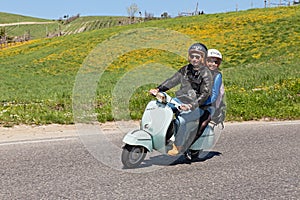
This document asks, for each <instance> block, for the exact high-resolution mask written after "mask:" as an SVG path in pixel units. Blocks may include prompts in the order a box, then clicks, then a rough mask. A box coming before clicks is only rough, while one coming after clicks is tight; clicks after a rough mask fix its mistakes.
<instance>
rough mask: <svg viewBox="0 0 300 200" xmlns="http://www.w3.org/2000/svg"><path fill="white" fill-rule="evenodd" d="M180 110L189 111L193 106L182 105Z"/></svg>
mask: <svg viewBox="0 0 300 200" xmlns="http://www.w3.org/2000/svg"><path fill="white" fill-rule="evenodd" d="M179 108H180V110H183V111H188V110H190V109H191V108H192V105H191V104H181V105H180V107H179Z"/></svg>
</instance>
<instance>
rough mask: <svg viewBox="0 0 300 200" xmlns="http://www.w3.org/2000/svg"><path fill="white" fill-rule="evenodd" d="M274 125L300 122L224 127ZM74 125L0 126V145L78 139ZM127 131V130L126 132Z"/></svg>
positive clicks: (109, 128)
mask: <svg viewBox="0 0 300 200" xmlns="http://www.w3.org/2000/svg"><path fill="white" fill-rule="evenodd" d="M268 123H269V124H276V123H287V124H289V123H293V124H294V123H296V124H300V120H294V121H271V122H266V121H249V122H226V123H225V129H226V126H237V125H247V124H248V125H249V124H257V125H259V124H268ZM99 126H100V128H101V130H102V131H104V132H105V133H106V132H107V133H115V132H118V131H120V128H122V130H123V131H124V127H126V129H128V130H132V129H134V128H137V127H138V126H139V121H129V122H107V123H102V124H101V123H100V124H99ZM77 131H78V130H77V127H76V125H60V124H50V125H41V126H30V125H16V126H13V127H9V128H8V127H1V126H0V143H5V142H14V141H23V140H39V139H51V138H66V137H78V132H77ZM126 131H127V130H126Z"/></svg>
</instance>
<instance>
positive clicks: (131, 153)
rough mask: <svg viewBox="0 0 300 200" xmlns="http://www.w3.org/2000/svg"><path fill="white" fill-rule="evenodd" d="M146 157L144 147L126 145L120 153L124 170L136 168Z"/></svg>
mask: <svg viewBox="0 0 300 200" xmlns="http://www.w3.org/2000/svg"><path fill="white" fill-rule="evenodd" d="M146 155H147V149H146V148H145V147H142V146H132V145H128V144H126V145H125V146H124V148H123V151H122V163H123V165H124V167H125V168H136V167H138V166H139V165H140V164H141V163H142V162H143V160H144V159H145V157H146Z"/></svg>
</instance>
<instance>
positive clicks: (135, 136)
mask: <svg viewBox="0 0 300 200" xmlns="http://www.w3.org/2000/svg"><path fill="white" fill-rule="evenodd" d="M123 142H124V143H126V144H129V145H133V146H143V147H145V148H146V149H147V150H148V151H149V152H151V151H152V150H153V145H152V138H151V136H150V135H149V133H147V132H146V131H143V130H134V131H131V132H129V133H127V134H126V135H125V137H124V138H123Z"/></svg>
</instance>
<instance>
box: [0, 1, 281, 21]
mask: <svg viewBox="0 0 300 200" xmlns="http://www.w3.org/2000/svg"><path fill="white" fill-rule="evenodd" d="M267 2H268V1H267ZM271 2H274V3H275V2H277V1H275V0H273V1H271ZM278 2H280V1H279V0H278ZM197 3H198V11H204V13H206V14H212V13H221V12H229V11H236V10H247V9H251V8H263V7H264V6H265V3H264V0H206V1H204V0H108V1H101V0H0V12H7V13H12V14H20V15H25V16H31V17H38V18H44V19H59V18H62V17H63V16H65V15H69V16H74V15H77V14H80V16H128V12H127V8H128V7H130V6H131V5H132V4H136V5H137V6H138V8H139V9H140V11H141V13H142V14H143V15H144V13H145V11H146V12H147V13H151V14H153V15H154V16H156V17H159V16H160V15H161V14H162V13H164V12H167V13H168V14H169V15H170V16H171V17H176V16H178V13H179V12H193V11H195V9H196V5H197Z"/></svg>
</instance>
